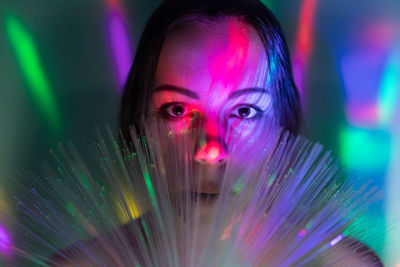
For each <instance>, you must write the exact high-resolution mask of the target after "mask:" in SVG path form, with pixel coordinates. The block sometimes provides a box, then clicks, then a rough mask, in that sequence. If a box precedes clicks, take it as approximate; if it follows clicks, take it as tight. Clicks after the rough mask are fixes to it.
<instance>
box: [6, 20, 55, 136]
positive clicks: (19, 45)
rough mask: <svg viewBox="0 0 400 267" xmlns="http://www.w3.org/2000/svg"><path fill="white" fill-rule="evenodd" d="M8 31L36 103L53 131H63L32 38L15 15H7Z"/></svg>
mask: <svg viewBox="0 0 400 267" xmlns="http://www.w3.org/2000/svg"><path fill="white" fill-rule="evenodd" d="M6 32H7V37H8V39H9V42H10V43H11V46H12V48H13V49H14V52H15V55H16V57H17V59H18V63H19V65H20V68H21V71H22V74H23V76H24V78H25V80H26V82H27V84H28V87H29V89H30V93H31V95H32V97H33V100H34V102H35V104H36V105H37V106H38V108H39V109H40V110H41V112H43V114H44V116H45V117H46V119H47V121H48V123H49V124H50V126H51V128H52V129H53V131H55V132H57V133H59V132H61V120H60V115H59V111H58V109H57V106H56V102H55V99H54V96H53V94H52V92H51V88H50V86H49V84H48V81H47V79H46V76H45V74H44V71H43V68H42V66H41V64H40V60H39V56H38V54H37V51H36V49H35V46H34V43H33V41H32V38H31V37H30V35H29V34H28V32H27V31H26V30H25V29H24V28H23V26H22V25H21V23H20V22H19V21H18V20H17V19H16V18H15V17H13V16H11V15H8V16H7V17H6Z"/></svg>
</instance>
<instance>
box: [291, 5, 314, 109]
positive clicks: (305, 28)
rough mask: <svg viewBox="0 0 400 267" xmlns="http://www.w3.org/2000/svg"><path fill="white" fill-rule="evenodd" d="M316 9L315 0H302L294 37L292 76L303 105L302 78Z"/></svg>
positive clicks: (309, 47) (311, 42) (309, 50)
mask: <svg viewBox="0 0 400 267" xmlns="http://www.w3.org/2000/svg"><path fill="white" fill-rule="evenodd" d="M315 9H316V0H304V1H303V5H302V8H301V13H300V21H299V28H298V31H297V37H296V46H295V52H294V57H293V75H294V80H295V82H296V85H297V88H298V90H299V93H300V98H301V100H302V101H303V104H304V101H305V100H304V97H305V92H304V90H305V89H304V76H305V74H306V71H307V62H308V59H309V56H310V52H311V50H312V45H313V36H312V31H313V24H314V14H315Z"/></svg>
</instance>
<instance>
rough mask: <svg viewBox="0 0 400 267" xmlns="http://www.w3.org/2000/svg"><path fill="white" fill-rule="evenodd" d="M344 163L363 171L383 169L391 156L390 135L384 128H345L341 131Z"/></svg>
mask: <svg viewBox="0 0 400 267" xmlns="http://www.w3.org/2000/svg"><path fill="white" fill-rule="evenodd" d="M340 144H341V145H340V153H341V160H342V162H343V164H344V165H345V166H346V167H347V168H349V169H357V170H361V171H366V170H368V171H373V170H382V169H384V168H385V167H386V165H387V164H388V162H389V158H390V136H389V134H388V133H387V132H385V131H382V130H369V129H359V128H345V129H342V131H341V132H340Z"/></svg>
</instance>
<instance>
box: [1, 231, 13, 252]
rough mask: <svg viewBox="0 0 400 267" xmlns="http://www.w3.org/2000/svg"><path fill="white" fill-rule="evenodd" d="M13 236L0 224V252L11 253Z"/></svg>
mask: <svg viewBox="0 0 400 267" xmlns="http://www.w3.org/2000/svg"><path fill="white" fill-rule="evenodd" d="M11 244H12V243H11V238H10V235H9V234H8V233H7V231H6V229H5V228H4V227H3V226H2V225H0V252H1V253H2V254H5V255H9V254H10V253H11Z"/></svg>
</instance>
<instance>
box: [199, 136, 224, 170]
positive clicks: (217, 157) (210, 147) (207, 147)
mask: <svg viewBox="0 0 400 267" xmlns="http://www.w3.org/2000/svg"><path fill="white" fill-rule="evenodd" d="M227 158H228V154H227V152H226V149H225V145H223V144H221V142H218V141H216V140H211V141H207V142H206V143H205V144H204V145H202V146H200V148H199V150H197V151H196V154H195V155H194V159H195V160H196V161H197V162H198V163H201V164H213V165H214V164H216V165H223V164H224V163H226V161H227Z"/></svg>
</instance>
